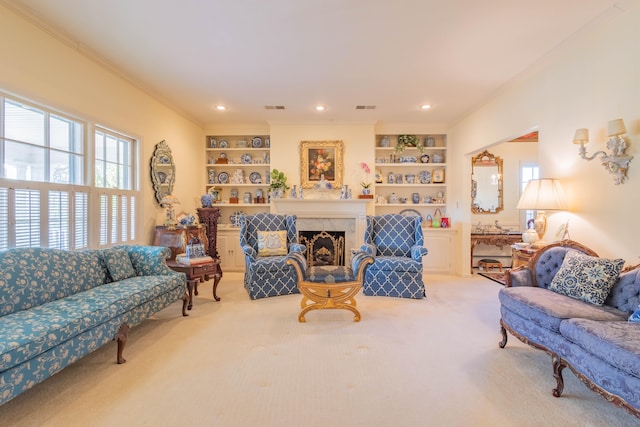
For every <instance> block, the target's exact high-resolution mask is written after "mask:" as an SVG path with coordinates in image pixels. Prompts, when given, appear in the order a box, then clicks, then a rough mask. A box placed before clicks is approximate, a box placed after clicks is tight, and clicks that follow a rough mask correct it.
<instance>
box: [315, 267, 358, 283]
mask: <svg viewBox="0 0 640 427" xmlns="http://www.w3.org/2000/svg"><path fill="white" fill-rule="evenodd" d="M305 280H307V281H309V282H315V283H343V282H352V281H354V280H356V277H355V275H354V274H353V270H351V267H346V266H344V265H323V266H317V267H309V268H307V271H306V276H305Z"/></svg>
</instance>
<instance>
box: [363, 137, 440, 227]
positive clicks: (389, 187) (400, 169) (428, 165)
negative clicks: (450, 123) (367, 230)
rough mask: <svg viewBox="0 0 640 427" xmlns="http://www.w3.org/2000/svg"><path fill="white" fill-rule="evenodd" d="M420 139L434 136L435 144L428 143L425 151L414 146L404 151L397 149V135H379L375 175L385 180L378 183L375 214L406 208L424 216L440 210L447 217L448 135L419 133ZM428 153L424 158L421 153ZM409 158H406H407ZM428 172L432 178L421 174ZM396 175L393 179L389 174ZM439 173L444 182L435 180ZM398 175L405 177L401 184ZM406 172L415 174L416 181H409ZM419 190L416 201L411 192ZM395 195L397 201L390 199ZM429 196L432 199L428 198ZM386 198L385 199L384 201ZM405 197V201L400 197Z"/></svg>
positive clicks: (423, 139)
mask: <svg viewBox="0 0 640 427" xmlns="http://www.w3.org/2000/svg"><path fill="white" fill-rule="evenodd" d="M416 137H417V138H418V139H420V140H421V141H425V140H426V138H431V139H432V141H433V146H425V147H424V149H423V153H421V152H420V150H418V148H415V147H406V148H405V149H404V150H403V151H402V152H397V151H396V148H395V147H396V145H397V143H398V135H377V136H376V148H375V159H376V161H375V169H376V175H377V176H378V175H379V177H380V179H381V180H382V182H381V183H380V182H376V184H375V194H376V203H375V210H376V214H378V215H380V214H385V213H395V212H400V211H402V210H404V209H415V210H417V211H418V212H420V214H421V215H422V216H426V215H428V214H430V215H432V216H433V214H434V212H435V210H436V209H440V211H441V212H442V215H443V216H445V213H446V212H445V208H446V198H447V184H446V182H447V181H446V180H447V173H446V169H447V163H446V159H447V141H446V135H416ZM385 138H386V139H387V140H388V141H389V142H388V146H383V139H385ZM423 154H424V155H426V156H425V157H424V158H422V156H423ZM438 156H439V157H440V159H436V160H439V161H438V162H434V161H433V160H434V157H438ZM402 157H415V160H416V161H415V162H414V161H409V162H407V161H402V162H401V161H400V160H401V158H402ZM404 160H407V159H404ZM424 171H426V172H428V174H429V176H430V178H429V180H428V182H427V180H426V179H425V178H424V177H422V179H421V172H422V173H424ZM390 174H392V175H393V180H391V179H390V177H389V175H390ZM437 174H440V175H441V176H442V179H441V181H442V182H434V175H437ZM398 175H401V176H402V184H398V183H397V182H398V178H397V177H398ZM407 175H413V177H414V178H413V179H414V181H413V183H407ZM414 193H417V194H418V196H419V202H418V203H413V201H412V195H413V194H414ZM392 195H395V196H396V197H397V198H398V202H397V203H394V202H392V201H390V200H391V199H392ZM425 197H430V198H431V199H430V200H431V202H428V201H427V200H425ZM380 198H384V200H385V201H386V202H381V201H380ZM403 198H405V199H406V202H405V203H401V202H400V200H402V199H403Z"/></svg>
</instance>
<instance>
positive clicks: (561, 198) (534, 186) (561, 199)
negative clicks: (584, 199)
mask: <svg viewBox="0 0 640 427" xmlns="http://www.w3.org/2000/svg"><path fill="white" fill-rule="evenodd" d="M567 206H568V205H567V200H566V198H565V195H564V191H563V190H562V186H561V185H560V181H558V180H557V179H554V178H541V179H532V180H530V181H529V182H528V183H527V186H526V188H525V189H524V192H523V193H522V195H521V196H520V200H518V205H517V206H516V209H523V210H535V211H537V213H536V218H535V219H534V221H533V225H534V228H535V230H536V233H537V234H538V242H536V243H540V242H541V241H542V238H543V237H544V233H545V232H546V230H547V216H546V211H551V210H564V209H567Z"/></svg>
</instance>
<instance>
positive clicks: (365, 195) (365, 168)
mask: <svg viewBox="0 0 640 427" xmlns="http://www.w3.org/2000/svg"><path fill="white" fill-rule="evenodd" d="M360 168H361V169H362V172H363V173H364V178H363V180H362V181H360V186H361V187H362V194H361V195H360V196H359V198H361V199H370V198H373V196H372V195H371V181H370V180H369V175H370V174H371V169H370V168H369V165H368V164H366V163H364V162H362V163H360Z"/></svg>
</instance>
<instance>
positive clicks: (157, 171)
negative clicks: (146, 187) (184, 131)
mask: <svg viewBox="0 0 640 427" xmlns="http://www.w3.org/2000/svg"><path fill="white" fill-rule="evenodd" d="M175 180H176V166H175V164H174V163H173V156H172V155H171V149H170V148H169V146H168V145H167V143H166V142H165V141H161V142H159V143H158V144H156V149H155V151H154V152H153V157H152V158H151V182H152V183H153V190H154V191H155V193H156V200H157V201H158V203H160V200H162V198H163V197H164V196H168V195H169V194H171V193H173V183H174V182H175Z"/></svg>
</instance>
